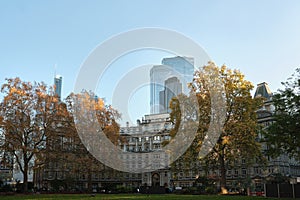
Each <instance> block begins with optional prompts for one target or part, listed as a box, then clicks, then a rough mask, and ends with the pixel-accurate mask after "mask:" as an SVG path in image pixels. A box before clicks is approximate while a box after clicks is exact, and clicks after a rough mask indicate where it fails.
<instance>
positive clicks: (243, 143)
mask: <svg viewBox="0 0 300 200" xmlns="http://www.w3.org/2000/svg"><path fill="white" fill-rule="evenodd" d="M211 79H215V80H221V83H222V84H223V86H224V91H225V94H224V95H225V97H226V98H225V99H226V116H225V121H224V126H223V129H222V130H221V132H220V137H219V139H218V140H217V143H216V145H215V146H214V147H213V148H212V151H211V152H210V153H209V154H208V155H207V156H206V157H205V158H204V159H203V158H201V160H202V161H201V162H202V163H205V165H206V166H207V168H209V169H210V170H211V169H219V171H220V175H221V176H220V185H221V189H222V191H224V192H226V172H227V169H228V168H229V167H230V166H231V165H232V163H234V161H235V160H241V159H243V158H244V159H245V160H246V161H248V162H249V163H250V162H251V161H252V162H253V161H254V158H256V157H260V156H261V151H260V145H259V143H258V142H256V140H255V139H256V138H257V132H258V124H257V120H256V110H257V109H258V108H259V107H260V105H261V103H262V101H261V99H253V98H252V96H251V93H250V91H251V90H252V89H253V85H252V84H251V82H249V81H247V80H245V78H244V75H243V74H242V73H241V72H240V71H238V70H230V69H228V68H227V67H226V66H225V65H223V66H222V67H221V68H219V67H217V66H216V65H215V64H214V63H213V62H209V63H208V65H206V66H204V67H203V68H200V69H199V70H197V71H196V73H195V77H194V80H193V82H192V83H191V84H190V87H191V90H192V92H193V93H196V95H197V99H198V104H199V113H198V115H199V126H198V135H197V136H196V139H195V140H194V142H193V143H192V145H191V146H190V148H189V149H188V151H187V152H186V153H185V155H183V157H182V158H181V159H183V160H187V163H192V162H191V160H193V159H194V160H195V159H197V157H198V153H199V151H200V149H201V148H203V146H202V145H203V141H204V138H205V137H206V133H207V131H208V129H209V126H210V121H211V120H212V116H213V115H212V112H216V109H215V108H212V106H211V99H212V96H211V95H212V92H211V91H210V90H212V89H213V90H216V91H217V90H218V86H215V87H209V84H212V83H210V82H209V81H210V80H211ZM212 81H214V80H212ZM220 91H222V90H220ZM174 102H175V104H174ZM172 104H174V105H175V108H176V101H173V103H172V102H171V107H173V111H172V113H171V118H172V116H174V118H175V119H176V122H175V123H179V122H178V121H179V120H178V117H176V116H179V114H178V113H176V112H178V110H179V109H178V108H177V109H174V105H172ZM177 107H178V105H177ZM176 127H177V126H176V125H175V128H176ZM175 132H176V130H175ZM171 133H172V132H171ZM172 134H173V133H172ZM172 134H171V135H172ZM173 135H174V134H173ZM208 137H209V136H208ZM195 155H196V156H197V157H195ZM185 163H186V162H185Z"/></svg>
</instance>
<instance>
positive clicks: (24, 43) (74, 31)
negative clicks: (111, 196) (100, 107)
mask: <svg viewBox="0 0 300 200" xmlns="http://www.w3.org/2000/svg"><path fill="white" fill-rule="evenodd" d="M299 10H300V1H297V0H287V1H281V0H262V1H259V0H256V1H255V0H254V1H250V0H248V1H247V0H246V1H238V0H228V1H221V0H213V1H198V0H187V1H179V0H165V1H160V0H129V1H121V0H112V1H96V0H88V1H81V0H51V1H38V0H28V1H18V0H10V1H0V29H1V31H0V70H1V73H0V84H1V85H2V84H3V83H4V82H5V78H12V77H20V78H21V79H22V80H24V81H37V82H40V81H44V82H45V83H46V84H47V85H53V78H54V76H55V73H56V74H59V75H61V76H62V77H63V81H62V85H63V87H62V98H65V97H66V96H67V95H68V94H70V93H71V92H72V91H73V87H74V83H75V80H76V77H77V73H78V71H79V69H80V66H81V64H82V63H83V62H84V60H85V59H86V58H87V56H88V55H89V53H90V52H91V51H92V50H93V49H95V48H96V47H97V46H98V45H99V44H101V43H102V42H104V41H105V40H107V39H108V38H110V37H112V36H114V35H117V34H119V33H122V32H125V31H128V30H132V29H137V28H143V27H159V28H163V29H164V28H165V29H170V30H174V31H177V32H179V33H181V34H183V35H185V36H187V37H190V38H191V39H193V40H194V41H195V42H197V43H198V44H199V45H200V46H202V47H203V48H204V49H205V50H206V52H207V54H208V55H209V56H210V57H211V58H212V60H213V61H214V62H215V63H216V64H217V65H218V66H221V65H223V64H225V65H227V66H228V67H229V68H231V69H239V70H240V71H241V72H242V73H243V74H245V76H246V79H247V80H249V81H251V82H252V83H253V84H254V85H255V86H256V85H257V84H258V83H261V82H267V83H268V84H269V87H270V89H271V90H272V92H276V90H277V89H278V88H280V87H281V84H280V83H281V82H282V81H285V80H286V79H287V78H288V77H290V76H291V74H292V73H294V71H295V69H296V68H297V67H300V56H299V52H300V38H299V35H300V26H299V24H300V13H299ZM171 56H173V55H171V54H169V53H167V52H163V51H157V50H143V51H136V52H133V53H130V54H128V55H124V56H122V57H120V58H119V59H118V60H116V61H115V62H113V63H112V64H111V66H110V68H109V69H108V70H107V71H106V73H105V74H104V76H103V77H102V79H101V81H100V82H99V84H102V85H105V87H101V88H102V89H103V88H105V89H103V90H102V91H96V93H97V94H98V96H99V97H104V98H105V99H106V102H107V103H109V104H110V103H111V97H112V93H113V90H114V87H116V85H117V83H118V80H120V78H122V77H123V76H124V74H126V73H127V72H129V71H130V70H133V69H134V68H137V67H139V66H141V65H150V64H151V65H157V64H160V63H161V60H162V59H163V58H164V57H171ZM183 56H185V55H183ZM55 66H56V70H55ZM55 71H56V72H55ZM148 92H149V88H148V87H147V86H143V87H141V89H140V90H138V91H136V93H135V94H134V95H133V96H132V98H131V99H129V100H128V101H129V103H128V105H129V110H130V113H131V118H132V119H131V121H132V122H135V121H136V119H138V118H141V117H142V116H143V115H144V114H148V113H150V108H149V101H147V102H146V103H145V102H142V101H141V100H140V99H139V97H141V96H142V97H144V98H145V99H146V98H148V99H149V93H148ZM0 99H2V96H0ZM126 101H127V100H126ZM112 106H114V105H112ZM121 112H122V111H121ZM124 121H126V119H124Z"/></svg>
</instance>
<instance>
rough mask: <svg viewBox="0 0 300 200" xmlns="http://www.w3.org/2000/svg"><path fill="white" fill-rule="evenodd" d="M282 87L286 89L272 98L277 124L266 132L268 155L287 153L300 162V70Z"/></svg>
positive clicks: (274, 155) (283, 83)
mask: <svg viewBox="0 0 300 200" xmlns="http://www.w3.org/2000/svg"><path fill="white" fill-rule="evenodd" d="M282 85H283V86H284V87H285V88H284V89H283V90H278V93H277V94H275V95H273V98H272V101H273V104H274V106H275V113H274V120H275V122H274V123H273V124H272V125H270V126H269V127H268V129H267V131H265V137H264V139H265V141H266V143H267V145H268V150H267V151H268V152H267V153H268V154H269V155H271V156H273V157H276V156H279V155H280V154H282V153H286V154H288V155H289V156H290V157H295V158H296V159H298V160H300V151H299V147H300V68H298V69H296V72H295V73H294V74H293V75H292V76H291V77H290V78H289V79H288V80H287V81H286V82H282Z"/></svg>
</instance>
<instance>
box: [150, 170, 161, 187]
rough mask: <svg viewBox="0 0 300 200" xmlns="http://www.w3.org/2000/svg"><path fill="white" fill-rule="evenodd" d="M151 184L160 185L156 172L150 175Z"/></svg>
mask: <svg viewBox="0 0 300 200" xmlns="http://www.w3.org/2000/svg"><path fill="white" fill-rule="evenodd" d="M152 186H160V176H159V174H157V173H155V174H153V175H152Z"/></svg>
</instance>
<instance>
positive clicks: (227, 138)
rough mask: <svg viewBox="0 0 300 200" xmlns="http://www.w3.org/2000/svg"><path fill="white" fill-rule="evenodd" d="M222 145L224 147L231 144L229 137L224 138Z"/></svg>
mask: <svg viewBox="0 0 300 200" xmlns="http://www.w3.org/2000/svg"><path fill="white" fill-rule="evenodd" d="M222 144H223V145H226V144H229V136H223V137H222Z"/></svg>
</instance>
